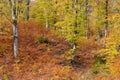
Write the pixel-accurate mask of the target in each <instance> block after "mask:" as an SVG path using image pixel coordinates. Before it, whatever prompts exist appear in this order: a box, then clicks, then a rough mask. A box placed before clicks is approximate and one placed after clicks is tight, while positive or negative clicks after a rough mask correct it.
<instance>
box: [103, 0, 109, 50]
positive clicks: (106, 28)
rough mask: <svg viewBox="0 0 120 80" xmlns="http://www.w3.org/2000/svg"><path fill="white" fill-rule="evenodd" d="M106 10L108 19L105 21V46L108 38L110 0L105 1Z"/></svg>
mask: <svg viewBox="0 0 120 80" xmlns="http://www.w3.org/2000/svg"><path fill="white" fill-rule="evenodd" d="M105 12H106V14H105V19H106V21H105V35H104V37H105V40H104V44H103V47H104V48H105V47H106V38H107V36H108V0H106V1H105Z"/></svg>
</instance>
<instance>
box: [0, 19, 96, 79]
mask: <svg viewBox="0 0 120 80" xmlns="http://www.w3.org/2000/svg"><path fill="white" fill-rule="evenodd" d="M9 27H10V26H9ZM18 31H19V54H18V57H17V58H16V59H15V58H14V55H13V37H12V30H11V32H10V33H9V34H7V35H6V34H5V35H0V80H2V79H3V80H98V79H97V78H95V77H93V76H92V75H91V76H90V73H89V70H90V69H91V67H92V64H93V62H94V54H93V52H94V51H95V50H97V49H98V47H96V46H97V44H95V43H91V41H87V42H85V43H82V45H81V46H80V48H79V49H78V50H77V52H76V63H75V66H74V67H73V66H71V64H70V61H69V60H67V59H66V58H65V57H63V55H64V54H65V53H66V52H67V51H69V50H70V49H71V46H70V45H69V44H68V42H66V41H65V39H64V38H62V37H59V36H57V35H55V34H53V33H52V32H51V31H49V30H47V29H44V28H43V27H42V26H40V25H39V24H35V23H33V22H32V21H29V22H21V23H20V24H19V25H18ZM40 35H44V36H45V37H47V38H48V40H49V42H48V43H41V44H37V43H36V37H37V36H40ZM91 77H92V78H91Z"/></svg>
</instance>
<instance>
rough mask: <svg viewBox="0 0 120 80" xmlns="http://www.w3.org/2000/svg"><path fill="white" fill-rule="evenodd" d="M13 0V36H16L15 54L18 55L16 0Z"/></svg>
mask: <svg viewBox="0 0 120 80" xmlns="http://www.w3.org/2000/svg"><path fill="white" fill-rule="evenodd" d="M11 1H12V21H13V37H14V56H15V58H16V57H17V53H18V28H17V16H16V0H11Z"/></svg>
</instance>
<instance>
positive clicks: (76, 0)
mask: <svg viewBox="0 0 120 80" xmlns="http://www.w3.org/2000/svg"><path fill="white" fill-rule="evenodd" d="M74 2H75V4H74V8H75V23H74V34H75V35H74V38H75V37H76V34H78V32H77V29H76V28H77V27H78V22H77V18H78V10H77V5H78V0H75V1H74ZM75 52H76V42H75V41H74V43H73V52H72V60H71V64H72V66H74V63H75Z"/></svg>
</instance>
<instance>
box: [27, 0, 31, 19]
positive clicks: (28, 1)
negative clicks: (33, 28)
mask: <svg viewBox="0 0 120 80" xmlns="http://www.w3.org/2000/svg"><path fill="white" fill-rule="evenodd" d="M29 5H30V0H26V20H29Z"/></svg>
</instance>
